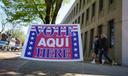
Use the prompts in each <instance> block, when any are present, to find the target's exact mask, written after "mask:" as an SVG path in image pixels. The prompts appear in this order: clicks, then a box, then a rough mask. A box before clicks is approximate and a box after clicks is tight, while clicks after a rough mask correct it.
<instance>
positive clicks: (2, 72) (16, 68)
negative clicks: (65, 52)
mask: <svg viewBox="0 0 128 76" xmlns="http://www.w3.org/2000/svg"><path fill="white" fill-rule="evenodd" d="M19 56H20V52H0V76H127V75H128V67H121V66H111V65H100V64H88V63H82V62H75V63H74V62H41V61H30V60H24V59H20V58H19Z"/></svg>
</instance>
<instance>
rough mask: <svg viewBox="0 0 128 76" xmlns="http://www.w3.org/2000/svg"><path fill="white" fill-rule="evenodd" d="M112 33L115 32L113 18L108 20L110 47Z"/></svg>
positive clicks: (112, 40) (112, 43) (112, 39)
mask: <svg viewBox="0 0 128 76" xmlns="http://www.w3.org/2000/svg"><path fill="white" fill-rule="evenodd" d="M114 33H115V28H114V20H111V21H109V35H108V37H109V46H110V48H112V47H114V41H115V38H114Z"/></svg>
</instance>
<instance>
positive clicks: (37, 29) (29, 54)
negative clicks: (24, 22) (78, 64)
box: [21, 24, 83, 61]
mask: <svg viewBox="0 0 128 76" xmlns="http://www.w3.org/2000/svg"><path fill="white" fill-rule="evenodd" d="M21 57H22V58H25V59H31V60H41V61H82V60H83V52H82V43H81V35H80V26H79V25H78V24H57V25H56V24H43V25H32V26H31V27H30V28H29V33H28V37H27V40H26V41H25V44H24V46H23V51H22V56H21Z"/></svg>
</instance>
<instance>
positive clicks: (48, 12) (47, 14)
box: [44, 0, 51, 24]
mask: <svg viewBox="0 0 128 76" xmlns="http://www.w3.org/2000/svg"><path fill="white" fill-rule="evenodd" d="M45 3H46V16H45V22H44V23H45V24H50V13H51V1H50V0H45Z"/></svg>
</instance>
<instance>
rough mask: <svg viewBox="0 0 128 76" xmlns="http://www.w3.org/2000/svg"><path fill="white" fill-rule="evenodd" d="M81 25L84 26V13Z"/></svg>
mask: <svg viewBox="0 0 128 76" xmlns="http://www.w3.org/2000/svg"><path fill="white" fill-rule="evenodd" d="M82 24H84V13H83V14H82Z"/></svg>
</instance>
